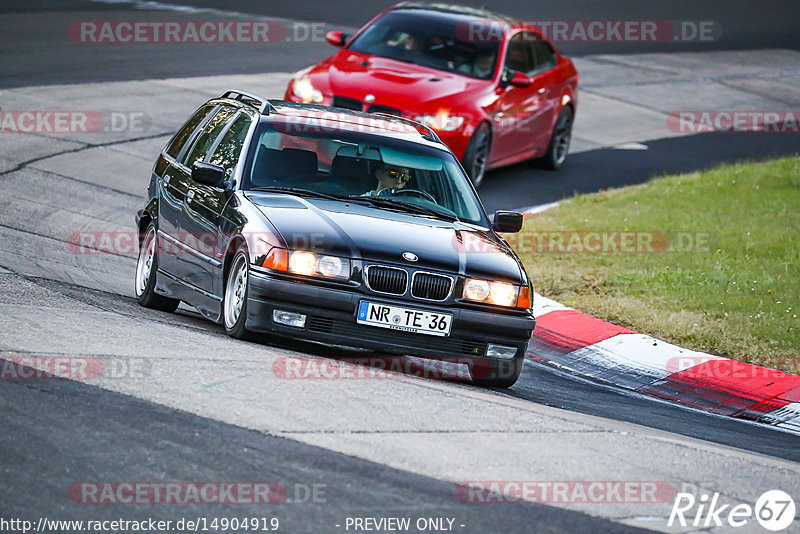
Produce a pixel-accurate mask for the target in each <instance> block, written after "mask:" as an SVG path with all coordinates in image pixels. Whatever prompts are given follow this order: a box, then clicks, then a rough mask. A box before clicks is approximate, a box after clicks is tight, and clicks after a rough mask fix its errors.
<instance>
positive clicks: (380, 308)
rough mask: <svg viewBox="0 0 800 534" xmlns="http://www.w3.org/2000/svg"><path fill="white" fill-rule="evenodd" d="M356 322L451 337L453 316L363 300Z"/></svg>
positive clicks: (359, 305)
mask: <svg viewBox="0 0 800 534" xmlns="http://www.w3.org/2000/svg"><path fill="white" fill-rule="evenodd" d="M356 322H358V323H359V324H368V325H370V326H378V327H380V328H390V329H392V330H400V331H403V332H413V333H416V334H428V335H430V336H449V335H450V327H451V325H452V324H453V314H452V313H439V312H429V311H424V310H415V309H412V308H401V307H399V306H388V305H386V304H376V303H374V302H367V301H366V300H362V301H361V302H360V303H359V304H358V316H357V318H356Z"/></svg>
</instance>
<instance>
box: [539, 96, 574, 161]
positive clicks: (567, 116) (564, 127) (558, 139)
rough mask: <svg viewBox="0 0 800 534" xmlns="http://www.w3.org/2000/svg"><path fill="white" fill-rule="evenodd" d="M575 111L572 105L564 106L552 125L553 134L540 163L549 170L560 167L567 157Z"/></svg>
mask: <svg viewBox="0 0 800 534" xmlns="http://www.w3.org/2000/svg"><path fill="white" fill-rule="evenodd" d="M574 117H575V112H574V111H572V107H570V106H566V107H565V108H564V109H562V110H561V113H559V114H558V119H556V125H555V126H554V127H553V134H552V135H551V136H550V145H548V147H547V152H546V153H545V155H544V156H543V157H542V159H541V161H542V164H543V165H544V166H545V167H546V168H548V169H551V170H554V171H557V170H558V169H560V168H561V167H562V166H563V165H564V162H565V161H566V159H567V153H568V152H569V144H570V142H571V141H572V122H573V120H574Z"/></svg>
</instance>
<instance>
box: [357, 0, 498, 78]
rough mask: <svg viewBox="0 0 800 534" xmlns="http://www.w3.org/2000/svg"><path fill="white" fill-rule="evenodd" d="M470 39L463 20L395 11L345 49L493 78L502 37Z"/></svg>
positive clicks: (416, 12) (410, 11) (466, 22)
mask: <svg viewBox="0 0 800 534" xmlns="http://www.w3.org/2000/svg"><path fill="white" fill-rule="evenodd" d="M469 36H470V32H469V28H468V21H467V20H466V19H464V18H463V17H444V16H432V15H431V14H430V13H429V12H428V13H424V12H423V13H420V12H418V11H414V10H395V11H390V12H389V13H387V14H386V15H384V16H383V17H381V18H380V19H378V20H377V21H376V22H375V23H374V24H372V25H371V26H370V27H368V28H367V29H366V30H364V31H363V32H362V33H361V34H360V35H358V36H357V37H356V39H355V40H354V41H353V42H352V43H350V45H349V46H348V49H350V50H352V51H354V52H360V53H362V54H369V55H372V56H382V57H387V58H391V59H397V60H400V61H407V62H409V63H415V64H419V65H425V66H427V67H433V68H435V69H439V70H446V71H450V72H454V73H458V74H463V75H464V76H470V77H473V78H481V79H484V80H489V79H491V78H492V76H494V71H495V65H496V64H497V52H498V50H499V40H500V38H501V37H502V35H499V36H496V38H485V39H470V38H469Z"/></svg>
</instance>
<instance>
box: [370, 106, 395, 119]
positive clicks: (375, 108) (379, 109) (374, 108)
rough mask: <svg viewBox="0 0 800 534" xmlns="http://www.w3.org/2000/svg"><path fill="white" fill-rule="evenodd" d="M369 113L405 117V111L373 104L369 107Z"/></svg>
mask: <svg viewBox="0 0 800 534" xmlns="http://www.w3.org/2000/svg"><path fill="white" fill-rule="evenodd" d="M367 113H386V114H387V115H396V116H398V117H402V116H403V110H400V109H397V108H390V107H389V106H381V105H380V104H372V105H371V106H369V107H367Z"/></svg>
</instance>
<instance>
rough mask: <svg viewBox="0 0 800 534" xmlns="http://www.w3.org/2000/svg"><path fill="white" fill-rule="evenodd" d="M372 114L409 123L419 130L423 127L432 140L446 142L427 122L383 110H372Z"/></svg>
mask: <svg viewBox="0 0 800 534" xmlns="http://www.w3.org/2000/svg"><path fill="white" fill-rule="evenodd" d="M370 115H375V116H376V117H380V118H382V119H385V120H390V121H397V122H402V123H403V124H407V125H409V126H413V127H414V128H415V129H416V130H417V131H419V128H423V129H424V130H425V131H426V132H427V137H430V139H431V141H435V142H437V143H441V144H444V143H443V142H442V140H441V139H439V136H438V135H436V132H434V131H433V129H431V127H430V126H428V125H426V124H422V123H421V122H417V121H415V120H411V119H407V118H405V117H400V116H399V115H392V114H391V113H383V112H381V111H374V112H371V113H370Z"/></svg>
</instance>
